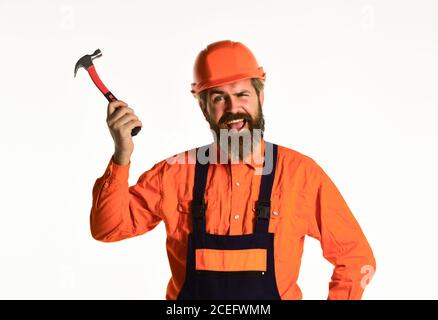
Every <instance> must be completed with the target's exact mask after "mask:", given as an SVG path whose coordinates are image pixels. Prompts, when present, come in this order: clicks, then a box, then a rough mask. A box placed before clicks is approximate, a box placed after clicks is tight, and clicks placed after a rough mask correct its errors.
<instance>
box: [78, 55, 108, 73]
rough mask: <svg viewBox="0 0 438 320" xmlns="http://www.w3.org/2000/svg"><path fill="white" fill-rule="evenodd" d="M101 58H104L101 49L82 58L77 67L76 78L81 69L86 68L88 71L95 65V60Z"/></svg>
mask: <svg viewBox="0 0 438 320" xmlns="http://www.w3.org/2000/svg"><path fill="white" fill-rule="evenodd" d="M101 56H102V52H101V51H100V50H99V49H97V50H96V51H94V53H93V54H86V55H85V56H83V57H82V58H80V59H79V60H78V62H76V65H75V77H76V72H78V70H79V68H81V67H84V68H85V69H88V68H89V67H91V66H92V65H93V60H94V59H96V58H99V57H101Z"/></svg>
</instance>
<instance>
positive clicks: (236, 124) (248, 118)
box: [201, 79, 264, 132]
mask: <svg viewBox="0 0 438 320" xmlns="http://www.w3.org/2000/svg"><path fill="white" fill-rule="evenodd" d="M263 98H264V97H263V91H262V92H261V93H260V106H259V99H258V97H257V93H256V91H255V89H254V87H253V86H252V83H251V79H244V80H240V81H236V82H233V83H230V84H227V85H224V86H221V87H215V88H211V89H209V93H208V97H207V99H208V104H207V106H201V108H202V111H203V113H204V116H205V118H206V120H207V121H208V122H209V123H210V125H213V126H217V127H219V129H228V130H235V131H236V132H239V131H242V130H244V129H249V130H250V129H252V128H251V125H253V124H254V123H253V120H255V119H256V117H257V115H258V113H259V107H260V109H261V107H262V105H263ZM212 129H213V128H212Z"/></svg>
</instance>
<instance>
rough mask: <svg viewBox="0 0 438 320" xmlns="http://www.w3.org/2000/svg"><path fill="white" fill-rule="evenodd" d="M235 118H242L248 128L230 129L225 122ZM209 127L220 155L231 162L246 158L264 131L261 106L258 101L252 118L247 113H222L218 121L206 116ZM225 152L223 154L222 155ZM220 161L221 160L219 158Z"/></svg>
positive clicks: (257, 144)
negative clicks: (255, 112)
mask: <svg viewBox="0 0 438 320" xmlns="http://www.w3.org/2000/svg"><path fill="white" fill-rule="evenodd" d="M235 119H243V120H245V121H246V124H248V128H244V129H242V130H241V131H239V132H237V130H231V129H229V128H228V127H227V125H226V123H227V122H228V121H231V120H235ZM208 123H209V124H210V129H211V130H212V131H213V138H214V140H215V142H216V144H218V146H219V147H220V149H221V152H222V155H221V157H223V156H225V157H226V158H227V159H226V161H228V160H231V162H232V163H236V162H239V161H243V160H244V159H245V160H248V159H247V157H248V155H250V154H251V153H252V152H254V151H255V150H256V148H257V147H258V146H259V145H260V142H261V140H262V138H263V132H264V131H265V119H264V117H263V112H262V106H261V104H260V102H259V106H258V110H257V114H256V116H255V117H254V118H252V117H251V115H250V114H247V113H241V112H239V113H229V112H227V113H224V114H223V116H222V117H221V118H220V119H219V121H218V123H215V122H213V121H212V119H211V118H210V117H209V118H208ZM224 154H225V155H224ZM220 162H221V163H222V162H223V158H221V160H220Z"/></svg>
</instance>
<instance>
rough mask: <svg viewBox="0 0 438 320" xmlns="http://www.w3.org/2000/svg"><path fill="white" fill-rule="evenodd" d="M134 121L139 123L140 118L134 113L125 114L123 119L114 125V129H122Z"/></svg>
mask: <svg viewBox="0 0 438 320" xmlns="http://www.w3.org/2000/svg"><path fill="white" fill-rule="evenodd" d="M132 120H135V121H137V120H138V117H137V116H136V115H135V114H133V113H128V114H125V115H124V116H123V117H121V118H120V119H118V120H117V121H116V122H115V123H114V128H120V127H122V126H123V125H125V124H126V123H128V122H130V121H132Z"/></svg>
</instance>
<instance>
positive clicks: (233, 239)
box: [178, 141, 281, 300]
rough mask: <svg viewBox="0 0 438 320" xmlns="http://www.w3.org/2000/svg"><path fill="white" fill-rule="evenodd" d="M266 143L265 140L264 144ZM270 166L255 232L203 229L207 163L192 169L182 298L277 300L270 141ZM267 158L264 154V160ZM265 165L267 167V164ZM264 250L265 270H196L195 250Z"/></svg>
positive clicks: (262, 181) (272, 171) (260, 198)
mask: <svg viewBox="0 0 438 320" xmlns="http://www.w3.org/2000/svg"><path fill="white" fill-rule="evenodd" d="M267 144H269V142H266V141H265V146H266V145H267ZM266 150H272V153H273V154H272V160H273V163H272V166H271V168H270V170H271V172H270V173H269V174H263V175H262V179H261V185H260V194H259V199H258V201H257V203H256V219H255V232H254V233H252V234H246V235H232V236H227V235H216V234H209V233H207V232H206V223H205V219H206V218H205V211H206V204H205V202H204V192H205V186H206V181H207V172H208V166H209V164H208V163H206V164H200V163H199V161H198V159H197V162H196V167H195V168H196V169H195V183H194V189H193V201H192V208H191V214H192V226H193V228H192V232H191V233H190V234H189V236H188V245H187V246H188V249H187V265H186V278H185V282H184V285H183V287H182V289H181V291H180V293H179V295H178V299H181V300H187V299H190V300H195V299H205V300H216V299H222V300H228V299H233V300H234V299H235V300H251V299H254V300H278V299H281V298H280V295H279V293H278V289H277V284H276V280H275V270H274V234H273V233H269V231H268V229H269V218H270V211H271V208H270V200H271V192H272V184H273V181H274V176H275V168H276V164H277V145H275V144H271V145H270V148H268V147H266V148H265V153H266V152H267V151H266ZM266 159H267V157H266V154H265V161H266ZM264 168H267V166H266V164H265V165H264ZM197 249H216V250H245V249H265V250H266V253H267V254H266V256H267V261H266V271H265V272H262V271H250V270H249V271H231V272H230V271H208V270H196V261H195V259H196V250H197Z"/></svg>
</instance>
